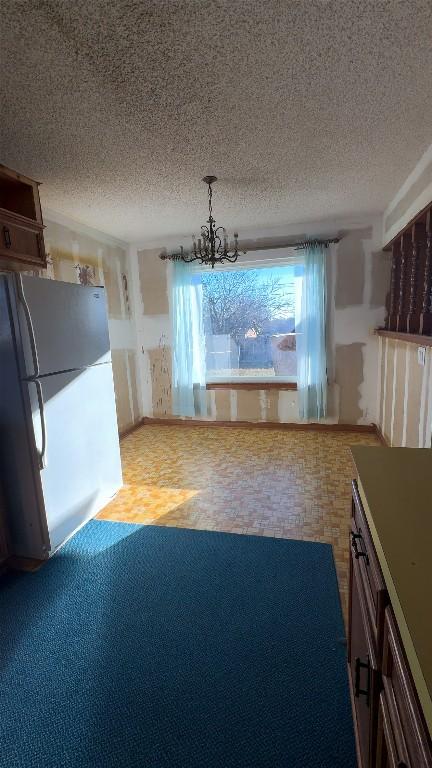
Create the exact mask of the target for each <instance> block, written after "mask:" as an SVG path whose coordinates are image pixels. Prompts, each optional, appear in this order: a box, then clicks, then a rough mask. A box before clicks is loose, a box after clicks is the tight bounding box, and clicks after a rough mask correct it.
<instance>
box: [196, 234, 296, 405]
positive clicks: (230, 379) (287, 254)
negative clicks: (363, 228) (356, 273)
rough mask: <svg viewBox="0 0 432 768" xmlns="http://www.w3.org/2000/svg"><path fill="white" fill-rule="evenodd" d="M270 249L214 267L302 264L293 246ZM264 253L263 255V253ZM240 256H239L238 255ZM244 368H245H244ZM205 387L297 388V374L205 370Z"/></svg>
mask: <svg viewBox="0 0 432 768" xmlns="http://www.w3.org/2000/svg"><path fill="white" fill-rule="evenodd" d="M274 250H275V249H271V250H270V251H265V252H263V251H255V252H254V254H253V257H252V258H251V254H250V253H249V258H248V259H247V260H242V261H241V262H238V261H237V262H235V263H234V264H229V263H228V264H218V265H217V266H216V267H215V269H217V270H218V272H222V271H224V272H228V271H229V272H239V271H240V270H256V269H270V268H271V267H284V266H287V267H294V266H296V265H299V264H302V263H303V259H302V257H301V255H300V254H299V252H298V251H295V250H294V248H283V249H278V250H279V251H280V253H278V254H277V255H272V256H270V257H269V256H268V255H267V254H268V253H271V252H272V251H273V253H274ZM264 254H265V255H264ZM240 258H241V257H240ZM194 271H196V272H198V273H200V274H203V273H205V272H206V271H207V268H206V267H203V266H202V265H199V266H196V267H194ZM245 370H246V369H245ZM206 388H207V389H215V390H216V389H290V390H296V389H297V376H283V375H276V374H275V375H273V376H247V375H246V374H245V375H244V376H243V375H241V376H238V375H237V376H226V375H225V376H217V375H212V376H208V374H207V371H206Z"/></svg>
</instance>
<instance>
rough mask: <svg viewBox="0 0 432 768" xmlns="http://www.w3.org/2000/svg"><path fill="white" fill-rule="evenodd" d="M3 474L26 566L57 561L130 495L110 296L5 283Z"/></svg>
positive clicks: (52, 285) (0, 414)
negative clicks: (116, 500)
mask: <svg viewBox="0 0 432 768" xmlns="http://www.w3.org/2000/svg"><path fill="white" fill-rule="evenodd" d="M0 473H1V476H2V482H3V485H4V491H5V497H6V513H7V519H8V524H9V529H10V539H11V545H12V547H11V548H12V554H13V555H15V556H18V557H27V558H38V559H41V558H42V559H43V558H47V557H49V556H50V555H51V554H53V552H55V551H56V549H58V547H60V546H61V545H62V544H63V543H64V542H65V541H66V540H67V539H68V538H69V537H70V536H71V535H72V534H73V533H74V532H75V531H76V530H77V529H78V528H80V526H82V525H83V524H84V523H85V522H86V521H87V520H89V519H90V518H92V517H94V515H95V514H97V512H99V511H100V510H101V509H102V508H103V507H104V506H105V505H106V504H107V503H108V502H109V501H110V499H112V498H113V496H114V495H115V494H116V493H117V491H118V490H119V488H120V487H121V485H122V473H121V462H120V450H119V439H118V430H117V418H116V407H115V398H114V386H113V375H112V366H111V352H110V343H109V334H108V321H107V307H106V296H105V291H104V289H103V288H98V287H93V286H82V285H74V284H71V283H63V282H58V281H55V280H45V279H41V278H37V277H29V276H24V275H14V274H1V275H0Z"/></svg>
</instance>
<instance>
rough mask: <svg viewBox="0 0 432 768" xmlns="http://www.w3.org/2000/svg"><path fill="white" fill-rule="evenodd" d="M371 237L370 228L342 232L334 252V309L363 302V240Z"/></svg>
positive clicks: (364, 260)
mask: <svg viewBox="0 0 432 768" xmlns="http://www.w3.org/2000/svg"><path fill="white" fill-rule="evenodd" d="M371 237H372V228H368V229H354V230H351V231H350V232H343V233H342V240H341V241H340V243H339V245H338V247H337V252H336V291H335V307H336V309H344V308H345V307H352V306H354V305H356V304H363V291H364V284H365V262H366V256H365V250H364V246H363V240H370V239H371Z"/></svg>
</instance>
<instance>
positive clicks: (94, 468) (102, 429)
mask: <svg viewBox="0 0 432 768" xmlns="http://www.w3.org/2000/svg"><path fill="white" fill-rule="evenodd" d="M39 382H40V385H41V387H42V395H43V410H42V412H41V410H40V403H39V401H38V398H37V391H36V385H35V382H29V383H28V387H29V394H30V398H31V402H32V412H33V425H34V433H35V442H36V448H37V452H38V454H39V455H40V454H41V453H42V452H43V439H42V425H43V423H44V426H45V431H46V446H45V451H44V468H43V469H41V472H40V476H41V483H42V492H43V498H44V505H45V514H46V518H47V523H48V531H49V538H50V542H51V551H54V550H55V549H57V547H59V546H60V545H61V544H62V543H63V542H64V541H65V540H66V539H67V538H68V537H69V536H70V535H71V534H72V533H73V532H74V531H75V530H76V529H77V528H79V526H80V525H82V524H83V523H84V522H86V521H87V520H89V519H90V518H91V517H94V515H95V514H97V512H99V510H101V509H102V507H104V506H105V505H106V504H107V503H108V502H109V500H110V499H111V498H112V497H113V496H114V494H115V493H116V492H117V491H118V489H119V488H120V487H121V485H122V474H121V463H120V449H119V440H118V431H117V418H116V408H115V401H114V386H113V377H112V368H111V365H110V364H109V363H106V364H104V365H96V366H93V367H90V368H85V369H83V370H81V371H71V372H68V373H60V374H56V375H53V376H46V377H45V378H43V379H39Z"/></svg>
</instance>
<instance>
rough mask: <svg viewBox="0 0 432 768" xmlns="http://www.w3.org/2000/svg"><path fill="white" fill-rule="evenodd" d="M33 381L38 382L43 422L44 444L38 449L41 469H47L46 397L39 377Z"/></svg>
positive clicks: (39, 403)
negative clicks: (44, 397)
mask: <svg viewBox="0 0 432 768" xmlns="http://www.w3.org/2000/svg"><path fill="white" fill-rule="evenodd" d="M33 382H34V383H35V384H36V393H37V399H38V405H39V416H40V422H41V435H42V446H41V449H40V451H38V461H39V469H45V467H46V465H47V462H46V447H47V435H46V423H45V407H44V399H43V392H42V384H41V383H40V381H39V379H33Z"/></svg>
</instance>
